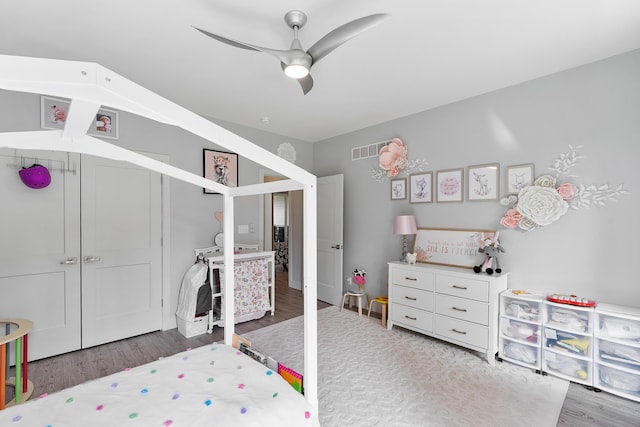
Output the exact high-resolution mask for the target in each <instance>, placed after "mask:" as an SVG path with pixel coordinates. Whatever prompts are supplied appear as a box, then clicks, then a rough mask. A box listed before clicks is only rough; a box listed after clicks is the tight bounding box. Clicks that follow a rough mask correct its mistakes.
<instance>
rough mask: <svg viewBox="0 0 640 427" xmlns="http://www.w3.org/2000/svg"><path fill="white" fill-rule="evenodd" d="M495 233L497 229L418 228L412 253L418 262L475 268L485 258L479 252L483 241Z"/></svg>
mask: <svg viewBox="0 0 640 427" xmlns="http://www.w3.org/2000/svg"><path fill="white" fill-rule="evenodd" d="M495 234H496V231H495V230H461V229H445V228H418V231H417V232H416V238H415V239H414V244H413V251H412V253H415V254H417V256H416V261H417V262H423V263H427V264H440V265H449V266H453V267H464V268H473V266H475V265H478V264H479V263H482V261H484V255H483V254H482V253H479V252H478V249H479V248H480V247H481V246H482V241H483V240H484V239H488V238H493V237H494V236H495Z"/></svg>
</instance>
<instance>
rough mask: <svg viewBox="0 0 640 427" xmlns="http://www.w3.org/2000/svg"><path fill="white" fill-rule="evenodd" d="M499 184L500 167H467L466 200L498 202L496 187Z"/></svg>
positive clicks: (489, 165) (494, 165) (490, 165)
mask: <svg viewBox="0 0 640 427" xmlns="http://www.w3.org/2000/svg"><path fill="white" fill-rule="evenodd" d="M499 183H500V165H499V164H498V163H491V164H486V165H477V166H469V167H468V168H467V188H468V189H469V190H468V193H467V199H468V200H470V201H477V200H498V186H499Z"/></svg>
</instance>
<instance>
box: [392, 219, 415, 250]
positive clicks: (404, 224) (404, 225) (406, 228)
mask: <svg viewBox="0 0 640 427" xmlns="http://www.w3.org/2000/svg"><path fill="white" fill-rule="evenodd" d="M416 231H418V227H417V226H416V217H415V216H414V215H399V216H397V217H396V219H395V221H394V222H393V234H402V261H404V260H405V258H406V257H407V234H416Z"/></svg>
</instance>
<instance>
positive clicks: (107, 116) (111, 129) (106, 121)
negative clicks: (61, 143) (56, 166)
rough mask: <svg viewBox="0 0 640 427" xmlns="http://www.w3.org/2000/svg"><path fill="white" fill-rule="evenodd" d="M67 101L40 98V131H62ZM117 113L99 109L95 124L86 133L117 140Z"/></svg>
mask: <svg viewBox="0 0 640 427" xmlns="http://www.w3.org/2000/svg"><path fill="white" fill-rule="evenodd" d="M70 106H71V102H70V101H69V100H65V99H60V98H51V97H48V96H41V97H40V127H41V128H42V129H64V125H65V124H66V122H67V115H68V114H69V107H70ZM118 125H119V120H118V112H117V111H114V110H108V109H106V108H101V109H100V110H98V113H97V114H96V120H95V124H93V125H91V129H89V131H88V132H87V133H88V134H89V135H93V136H98V137H100V138H109V139H118Z"/></svg>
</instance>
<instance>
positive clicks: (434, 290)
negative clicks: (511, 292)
mask: <svg viewBox="0 0 640 427" xmlns="http://www.w3.org/2000/svg"><path fill="white" fill-rule="evenodd" d="M507 276H508V273H502V274H500V275H493V276H488V275H486V274H476V273H474V272H473V271H472V270H470V269H465V268H455V267H444V266H437V265H432V264H413V265H411V264H406V263H403V262H390V263H389V320H388V322H387V329H391V328H393V326H394V325H396V326H401V327H403V328H406V329H411V330H412V331H416V332H420V333H422V334H425V335H429V336H432V337H435V338H439V339H441V340H444V341H448V342H451V343H454V344H457V345H460V346H462V347H466V348H470V349H473V350H476V351H481V352H484V353H485V354H486V357H487V361H488V362H489V364H491V365H495V355H496V353H497V352H498V311H499V294H500V292H502V291H504V290H505V289H507Z"/></svg>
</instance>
